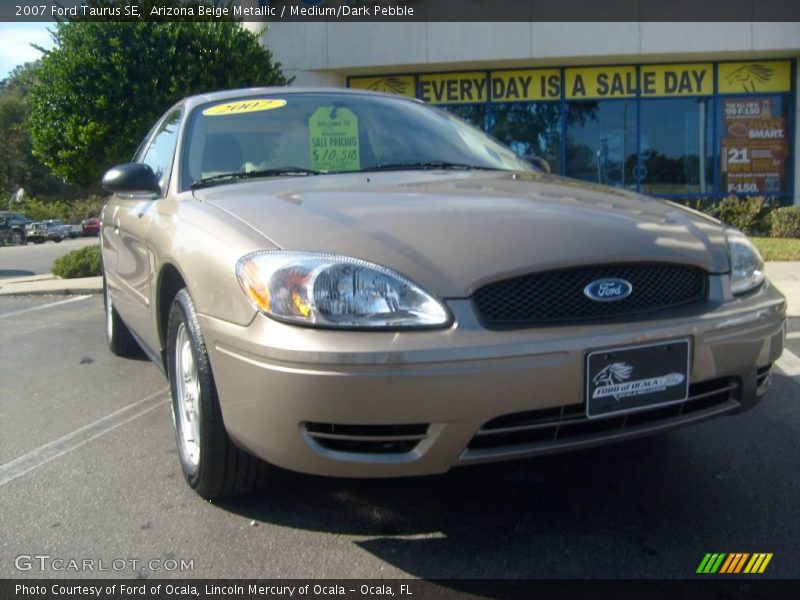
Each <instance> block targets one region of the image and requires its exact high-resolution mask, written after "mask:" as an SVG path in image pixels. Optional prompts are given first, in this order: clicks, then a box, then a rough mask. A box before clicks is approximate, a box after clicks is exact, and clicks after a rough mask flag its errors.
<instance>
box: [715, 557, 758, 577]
mask: <svg viewBox="0 0 800 600" xmlns="http://www.w3.org/2000/svg"><path fill="white" fill-rule="evenodd" d="M749 556H750V554H749V553H742V552H734V553H733V554H729V555H728V559H727V560H726V561H725V564H723V565H722V568H721V569H720V570H719V572H720V573H727V574H731V573H739V572H740V571H741V570H742V567H743V566H744V562H745V561H746V560H747V558H748V557H749Z"/></svg>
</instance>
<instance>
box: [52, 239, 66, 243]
mask: <svg viewBox="0 0 800 600" xmlns="http://www.w3.org/2000/svg"><path fill="white" fill-rule="evenodd" d="M63 239H64V238H53V241H54V242H55V243H56V244H60V243H61V240H63Z"/></svg>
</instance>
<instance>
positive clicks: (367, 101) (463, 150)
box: [181, 92, 532, 189]
mask: <svg viewBox="0 0 800 600" xmlns="http://www.w3.org/2000/svg"><path fill="white" fill-rule="evenodd" d="M414 168H422V169H425V168H458V169H472V168H474V169H498V170H513V171H530V170H532V167H531V166H530V164H529V163H528V162H527V161H525V160H523V159H520V158H519V157H517V156H516V155H515V154H514V152H513V151H512V150H510V149H509V148H507V147H505V146H503V145H502V144H500V143H499V142H496V141H495V140H493V139H492V138H490V137H489V136H487V135H486V134H484V133H483V132H482V131H480V130H478V129H476V128H474V127H472V126H471V125H468V124H467V123H465V122H464V121H462V120H461V119H459V118H457V117H455V116H453V115H450V114H448V113H446V112H444V111H440V110H436V109H432V108H430V107H427V106H425V105H422V104H420V103H417V102H410V101H407V100H401V99H396V98H391V97H386V98H383V97H377V96H368V95H357V94H336V93H313V92H309V93H287V94H285V95H278V94H274V95H270V96H253V97H246V98H240V99H235V100H225V101H220V102H214V103H210V104H207V105H204V106H201V107H199V108H198V109H196V110H194V111H193V115H192V117H191V118H190V121H189V124H188V131H187V137H186V143H185V144H184V150H183V160H182V172H181V188H182V189H187V188H188V187H190V186H191V185H193V184H194V185H197V184H202V183H209V182H225V181H229V180H230V179H231V178H230V177H227V176H228V175H230V174H239V175H244V174H249V176H308V175H317V174H321V173H343V172H357V171H377V170H404V169H414Z"/></svg>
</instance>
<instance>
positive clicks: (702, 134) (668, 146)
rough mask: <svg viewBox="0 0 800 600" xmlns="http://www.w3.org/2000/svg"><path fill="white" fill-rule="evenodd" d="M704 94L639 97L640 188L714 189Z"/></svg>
mask: <svg viewBox="0 0 800 600" xmlns="http://www.w3.org/2000/svg"><path fill="white" fill-rule="evenodd" d="M712 102H713V101H712V99H710V98H686V99H683V98H668V99H658V100H643V101H642V103H641V105H640V110H641V115H640V132H639V159H640V163H639V166H638V169H639V170H638V173H639V175H640V179H641V191H642V192H644V193H645V194H651V195H654V196H673V195H676V196H677V195H689V196H692V197H697V196H703V195H706V194H710V193H712V192H713V190H714V143H713V142H714V135H713V125H714V123H713V120H712V118H711V115H712V114H713V113H712V111H711V103H712Z"/></svg>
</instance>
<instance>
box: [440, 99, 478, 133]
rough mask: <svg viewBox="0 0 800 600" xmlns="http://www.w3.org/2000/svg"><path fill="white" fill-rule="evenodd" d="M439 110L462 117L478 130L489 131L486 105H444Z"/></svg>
mask: <svg viewBox="0 0 800 600" xmlns="http://www.w3.org/2000/svg"><path fill="white" fill-rule="evenodd" d="M437 108H443V109H444V110H446V111H448V112H451V113H453V114H454V115H456V116H459V117H461V118H462V119H464V120H465V121H466V122H467V123H470V124H471V125H474V126H475V127H477V128H478V129H483V130H484V131H487V130H488V129H487V124H488V109H487V106H486V104H443V105H441V106H439V107H437Z"/></svg>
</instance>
